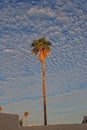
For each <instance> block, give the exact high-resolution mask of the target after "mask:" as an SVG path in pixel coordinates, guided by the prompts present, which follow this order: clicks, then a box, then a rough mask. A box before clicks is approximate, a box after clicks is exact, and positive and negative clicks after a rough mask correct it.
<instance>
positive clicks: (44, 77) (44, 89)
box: [42, 61, 47, 125]
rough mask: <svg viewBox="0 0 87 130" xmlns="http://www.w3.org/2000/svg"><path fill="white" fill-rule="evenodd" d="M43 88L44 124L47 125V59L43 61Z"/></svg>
mask: <svg viewBox="0 0 87 130" xmlns="http://www.w3.org/2000/svg"><path fill="white" fill-rule="evenodd" d="M42 89H43V108H44V125H47V112H46V73H45V61H43V62H42Z"/></svg>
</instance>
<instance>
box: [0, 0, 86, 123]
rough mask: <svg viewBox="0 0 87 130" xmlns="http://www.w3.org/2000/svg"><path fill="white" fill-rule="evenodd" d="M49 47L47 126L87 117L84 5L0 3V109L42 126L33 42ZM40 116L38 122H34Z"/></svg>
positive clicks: (54, 0) (56, 0) (53, 0)
mask: <svg viewBox="0 0 87 130" xmlns="http://www.w3.org/2000/svg"><path fill="white" fill-rule="evenodd" d="M43 36H45V37H46V39H47V40H49V41H50V42H52V46H51V54H50V55H49V57H48V58H47V59H46V78H47V79H46V87H47V116H48V124H63V123H81V122H82V118H83V116H84V115H85V116H86V115H87V1H86V0H67V1H66V0H0V105H1V106H2V107H3V112H6V113H15V114H19V116H20V117H22V116H23V113H24V112H25V111H28V112H29V124H37V125H38V124H40V125H41V124H43V100H42V86H41V64H40V62H39V60H38V58H37V57H35V56H33V55H32V54H31V43H32V41H33V40H34V39H38V38H40V37H43ZM37 117H38V118H37Z"/></svg>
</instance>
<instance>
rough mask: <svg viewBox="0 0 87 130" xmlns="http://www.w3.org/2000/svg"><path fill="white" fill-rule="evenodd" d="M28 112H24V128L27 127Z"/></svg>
mask: <svg viewBox="0 0 87 130" xmlns="http://www.w3.org/2000/svg"><path fill="white" fill-rule="evenodd" d="M28 115H29V114H28V112H24V118H25V120H26V126H28Z"/></svg>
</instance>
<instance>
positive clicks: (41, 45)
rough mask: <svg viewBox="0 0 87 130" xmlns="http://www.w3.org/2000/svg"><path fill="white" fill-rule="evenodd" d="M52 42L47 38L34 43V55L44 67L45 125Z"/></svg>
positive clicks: (45, 122)
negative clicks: (46, 61) (49, 57)
mask: <svg viewBox="0 0 87 130" xmlns="http://www.w3.org/2000/svg"><path fill="white" fill-rule="evenodd" d="M50 45H51V42H49V41H47V40H46V39H45V37H42V38H40V39H38V40H34V41H33V42H32V47H33V49H32V53H33V54H34V55H36V56H38V57H39V60H40V62H41V65H42V90H43V107H44V125H47V113H46V83H45V82H46V80H45V79H46V73H45V58H46V57H47V56H48V55H49V53H50Z"/></svg>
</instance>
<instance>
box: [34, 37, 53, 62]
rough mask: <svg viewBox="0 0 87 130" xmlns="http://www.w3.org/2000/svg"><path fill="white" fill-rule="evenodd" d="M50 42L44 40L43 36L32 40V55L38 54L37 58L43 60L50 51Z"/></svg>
mask: <svg viewBox="0 0 87 130" xmlns="http://www.w3.org/2000/svg"><path fill="white" fill-rule="evenodd" d="M50 45H51V42H49V41H46V39H45V37H42V38H40V39H38V40H34V41H33V42H32V47H33V49H32V53H33V54H34V55H38V54H39V60H40V61H41V62H44V59H45V57H47V56H48V55H49V53H50V47H49V46H50Z"/></svg>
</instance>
